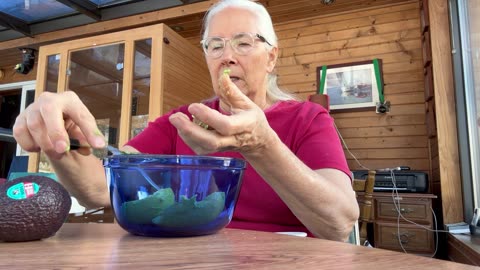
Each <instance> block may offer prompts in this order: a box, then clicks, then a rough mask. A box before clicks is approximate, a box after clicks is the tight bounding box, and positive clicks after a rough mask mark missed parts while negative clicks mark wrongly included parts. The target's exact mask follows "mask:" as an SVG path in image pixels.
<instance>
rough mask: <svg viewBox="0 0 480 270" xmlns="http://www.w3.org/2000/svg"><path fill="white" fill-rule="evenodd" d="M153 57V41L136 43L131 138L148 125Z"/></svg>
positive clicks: (147, 40) (138, 41) (146, 40)
mask: <svg viewBox="0 0 480 270" xmlns="http://www.w3.org/2000/svg"><path fill="white" fill-rule="evenodd" d="M151 56H152V39H145V40H137V41H135V66H134V69H133V74H134V75H133V84H132V85H133V92H132V110H131V111H132V119H131V120H132V121H131V128H130V138H133V137H135V136H136V135H138V134H139V133H140V132H142V130H143V129H144V128H145V127H146V126H147V123H148V109H149V108H148V100H149V96H150V65H151Z"/></svg>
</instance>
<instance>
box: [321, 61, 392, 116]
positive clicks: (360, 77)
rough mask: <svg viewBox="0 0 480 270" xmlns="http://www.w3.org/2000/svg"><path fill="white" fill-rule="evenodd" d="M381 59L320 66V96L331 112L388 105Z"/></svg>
mask: <svg viewBox="0 0 480 270" xmlns="http://www.w3.org/2000/svg"><path fill="white" fill-rule="evenodd" d="M381 63H382V62H381V59H373V60H369V61H361V62H353V63H346V64H337V65H330V66H319V67H317V85H318V93H319V94H327V95H328V96H329V99H330V110H332V111H336V110H342V111H344V110H365V109H368V108H376V106H377V105H378V104H381V103H383V102H384V99H383V78H382V67H381Z"/></svg>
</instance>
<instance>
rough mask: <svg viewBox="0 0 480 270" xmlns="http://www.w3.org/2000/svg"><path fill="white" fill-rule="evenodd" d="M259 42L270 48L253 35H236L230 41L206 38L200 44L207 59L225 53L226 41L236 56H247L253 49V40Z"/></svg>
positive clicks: (260, 37) (259, 36)
mask: <svg viewBox="0 0 480 270" xmlns="http://www.w3.org/2000/svg"><path fill="white" fill-rule="evenodd" d="M257 39H258V40H260V41H261V42H265V43H267V44H268V45H270V46H272V44H270V42H268V41H267V40H266V39H265V38H264V37H263V36H261V35H260V34H253V33H238V34H235V35H234V36H233V37H232V38H231V39H228V38H222V37H208V38H206V39H204V40H202V41H200V43H201V44H202V47H203V51H204V52H205V54H206V55H207V56H208V57H211V58H218V57H220V56H222V54H223V52H224V51H225V46H226V43H227V41H229V42H230V46H232V49H233V51H234V52H235V53H236V54H238V55H247V54H248V53H249V52H250V51H251V50H252V49H253V47H254V45H255V40H257Z"/></svg>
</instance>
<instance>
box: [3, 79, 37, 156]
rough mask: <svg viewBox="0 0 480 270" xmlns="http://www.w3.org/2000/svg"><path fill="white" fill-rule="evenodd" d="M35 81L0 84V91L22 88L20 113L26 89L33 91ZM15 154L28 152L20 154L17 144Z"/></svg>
mask: <svg viewBox="0 0 480 270" xmlns="http://www.w3.org/2000/svg"><path fill="white" fill-rule="evenodd" d="M36 82H37V81H36V80H32V81H23V82H15V83H6V84H0V92H1V91H7V90H12V89H20V88H21V89H22V94H21V102H20V113H22V112H23V111H24V110H25V103H26V98H27V91H32V90H33V91H35V83H36ZM15 154H16V155H17V156H21V155H24V156H26V155H28V153H23V154H22V148H21V147H20V145H18V144H17V150H16V153H15Z"/></svg>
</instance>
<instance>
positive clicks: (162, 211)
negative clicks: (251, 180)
mask: <svg viewBox="0 0 480 270" xmlns="http://www.w3.org/2000/svg"><path fill="white" fill-rule="evenodd" d="M224 206H225V193H224V192H214V193H212V194H210V195H208V196H207V197H206V198H205V199H203V200H202V201H196V195H195V196H192V197H191V198H190V199H189V198H187V197H185V196H182V197H181V198H180V201H179V202H175V201H174V194H173V191H172V189H170V188H165V189H160V190H159V191H157V192H155V193H154V194H152V195H150V196H148V197H146V198H144V199H141V200H136V201H129V202H125V203H124V204H123V205H122V209H123V211H124V214H125V217H126V219H127V220H128V222H130V223H135V224H152V223H153V224H156V225H158V226H162V227H175V228H180V227H191V226H198V225H203V224H206V223H209V222H211V221H213V220H215V218H216V217H217V216H218V215H219V214H220V213H221V212H222V210H223V208H224Z"/></svg>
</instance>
